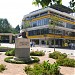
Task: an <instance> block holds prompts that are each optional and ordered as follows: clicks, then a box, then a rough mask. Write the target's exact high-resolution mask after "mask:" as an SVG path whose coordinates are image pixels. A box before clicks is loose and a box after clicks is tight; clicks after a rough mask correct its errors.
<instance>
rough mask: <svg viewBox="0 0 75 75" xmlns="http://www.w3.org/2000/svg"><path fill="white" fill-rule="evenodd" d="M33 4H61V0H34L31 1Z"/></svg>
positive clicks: (43, 5)
mask: <svg viewBox="0 0 75 75" xmlns="http://www.w3.org/2000/svg"><path fill="white" fill-rule="evenodd" d="M32 4H34V5H38V6H39V5H41V6H42V7H47V6H51V5H53V4H59V5H60V4H62V0H34V1H33V2H32Z"/></svg>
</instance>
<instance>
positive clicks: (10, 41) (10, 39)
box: [9, 35, 12, 43]
mask: <svg viewBox="0 0 75 75" xmlns="http://www.w3.org/2000/svg"><path fill="white" fill-rule="evenodd" d="M9 43H12V35H9Z"/></svg>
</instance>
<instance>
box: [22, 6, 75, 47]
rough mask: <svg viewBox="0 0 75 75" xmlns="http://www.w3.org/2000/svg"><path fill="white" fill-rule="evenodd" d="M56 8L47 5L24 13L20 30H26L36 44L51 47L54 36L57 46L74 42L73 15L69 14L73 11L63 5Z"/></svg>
mask: <svg viewBox="0 0 75 75" xmlns="http://www.w3.org/2000/svg"><path fill="white" fill-rule="evenodd" d="M56 8H57V7H56ZM56 8H55V7H54V6H53V7H47V8H45V9H39V10H36V11H33V12H31V13H29V14H27V15H25V16H24V18H23V19H22V30H21V32H23V31H27V37H28V38H29V39H31V41H34V42H35V44H37V45H48V46H51V47H52V46H53V45H54V38H55V46H57V47H65V46H68V45H69V43H75V17H74V16H72V15H71V13H73V11H72V10H71V9H69V8H67V7H64V6H62V7H61V8H58V9H56ZM59 9H60V10H59ZM62 9H63V11H62Z"/></svg>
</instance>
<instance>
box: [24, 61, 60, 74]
mask: <svg viewBox="0 0 75 75" xmlns="http://www.w3.org/2000/svg"><path fill="white" fill-rule="evenodd" d="M24 71H25V72H26V73H27V75H59V66H58V64H57V63H54V64H50V63H48V62H46V61H44V62H43V63H42V64H34V66H33V67H30V66H26V67H25V68H24Z"/></svg>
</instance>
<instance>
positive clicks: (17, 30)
mask: <svg viewBox="0 0 75 75" xmlns="http://www.w3.org/2000/svg"><path fill="white" fill-rule="evenodd" d="M15 30H16V32H17V33H20V26H19V25H17V26H16V28H15Z"/></svg>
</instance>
